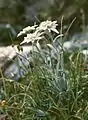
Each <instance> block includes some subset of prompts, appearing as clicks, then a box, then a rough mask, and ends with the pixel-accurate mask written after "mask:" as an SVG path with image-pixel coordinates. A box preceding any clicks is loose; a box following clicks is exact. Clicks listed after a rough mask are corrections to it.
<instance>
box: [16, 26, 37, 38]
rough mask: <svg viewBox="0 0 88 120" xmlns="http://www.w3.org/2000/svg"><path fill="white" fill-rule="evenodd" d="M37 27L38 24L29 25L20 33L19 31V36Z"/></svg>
mask: <svg viewBox="0 0 88 120" xmlns="http://www.w3.org/2000/svg"><path fill="white" fill-rule="evenodd" d="M36 27H37V25H34V26H28V27H26V28H24V29H23V31H20V33H18V35H17V37H19V36H21V35H23V34H25V33H27V32H31V31H32V30H35V28H36Z"/></svg>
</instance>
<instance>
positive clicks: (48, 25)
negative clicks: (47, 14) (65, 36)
mask: <svg viewBox="0 0 88 120" xmlns="http://www.w3.org/2000/svg"><path fill="white" fill-rule="evenodd" d="M56 26H58V24H57V21H53V22H52V21H49V20H47V21H44V22H41V23H40V25H39V27H37V28H36V30H38V31H47V30H48V31H49V32H51V31H54V32H56V33H57V34H58V33H59V32H58V30H57V29H56Z"/></svg>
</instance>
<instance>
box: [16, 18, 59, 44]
mask: <svg viewBox="0 0 88 120" xmlns="http://www.w3.org/2000/svg"><path fill="white" fill-rule="evenodd" d="M57 25H58V24H57V21H49V20H47V21H44V22H41V23H40V25H39V26H38V25H34V26H28V27H26V28H24V29H23V30H22V31H21V32H20V33H19V34H18V35H17V36H18V37H19V36H21V35H22V34H27V36H26V37H24V40H23V42H22V43H21V44H24V43H29V42H32V43H33V42H35V41H37V40H41V39H43V38H44V34H45V33H46V32H51V31H53V32H55V33H57V34H59V32H58V30H57V29H56V27H57Z"/></svg>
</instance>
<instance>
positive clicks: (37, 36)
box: [21, 31, 43, 44]
mask: <svg viewBox="0 0 88 120" xmlns="http://www.w3.org/2000/svg"><path fill="white" fill-rule="evenodd" d="M42 34H43V33H40V32H37V31H35V32H34V33H29V34H27V37H24V41H23V42H21V44H23V43H29V42H32V43H33V42H35V41H36V40H40V39H42V38H43V36H42Z"/></svg>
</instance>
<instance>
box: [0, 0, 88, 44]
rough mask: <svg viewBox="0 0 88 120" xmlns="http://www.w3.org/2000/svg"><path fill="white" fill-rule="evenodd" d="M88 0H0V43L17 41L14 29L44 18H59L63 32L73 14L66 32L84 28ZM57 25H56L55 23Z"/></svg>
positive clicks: (76, 31)
mask: <svg viewBox="0 0 88 120" xmlns="http://www.w3.org/2000/svg"><path fill="white" fill-rule="evenodd" d="M87 7H88V0H0V45H1V46H2V45H10V44H13V43H14V44H15V43H19V41H20V40H21V39H22V38H19V39H17V38H16V35H17V33H18V32H19V31H20V30H22V29H23V28H24V27H26V26H28V25H33V24H34V23H40V22H41V21H44V20H47V19H48V20H57V21H58V23H59V25H60V24H61V18H62V16H64V20H63V32H65V31H66V30H67V28H68V26H69V25H70V23H71V22H72V20H73V19H74V18H75V17H76V20H75V21H74V23H73V24H72V27H71V28H70V31H69V35H70V36H71V35H73V34H75V33H79V32H82V33H83V32H85V29H87V24H88V9H87ZM59 28H60V26H59Z"/></svg>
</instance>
